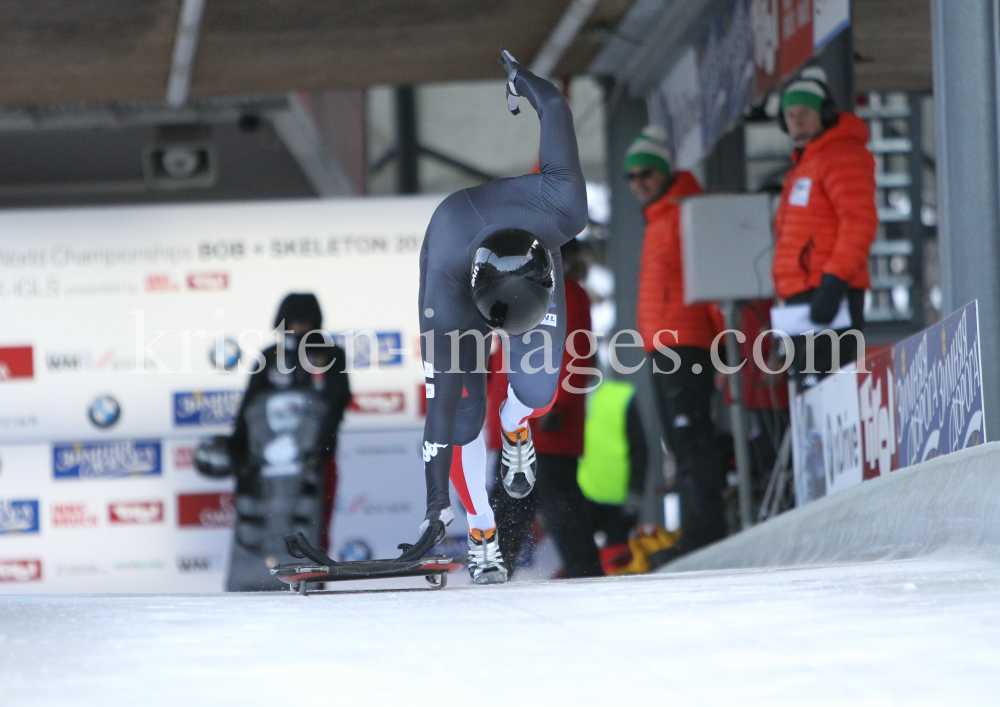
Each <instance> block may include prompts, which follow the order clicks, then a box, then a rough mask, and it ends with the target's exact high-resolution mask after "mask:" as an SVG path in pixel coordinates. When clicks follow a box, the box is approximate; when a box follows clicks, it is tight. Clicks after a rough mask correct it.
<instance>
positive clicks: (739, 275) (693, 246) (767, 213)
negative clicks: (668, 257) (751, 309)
mask: <svg viewBox="0 0 1000 707" xmlns="http://www.w3.org/2000/svg"><path fill="white" fill-rule="evenodd" d="M681 252H682V254H683V261H684V302H685V303H687V304H694V303H696V302H720V301H732V300H751V299H766V298H769V297H773V296H774V289H773V287H772V284H771V259H772V256H773V253H774V237H773V236H772V231H771V197H770V196H769V195H767V194H713V195H710V196H692V197H689V198H687V199H685V200H684V201H683V202H682V204H681Z"/></svg>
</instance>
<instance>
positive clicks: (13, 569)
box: [0, 560, 42, 582]
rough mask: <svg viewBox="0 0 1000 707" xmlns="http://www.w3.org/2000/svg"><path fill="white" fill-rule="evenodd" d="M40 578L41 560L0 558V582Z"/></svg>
mask: <svg viewBox="0 0 1000 707" xmlns="http://www.w3.org/2000/svg"><path fill="white" fill-rule="evenodd" d="M41 579H42V561H41V560H0V582H38V581H41Z"/></svg>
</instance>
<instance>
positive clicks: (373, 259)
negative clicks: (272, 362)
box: [0, 197, 439, 592]
mask: <svg viewBox="0 0 1000 707" xmlns="http://www.w3.org/2000/svg"><path fill="white" fill-rule="evenodd" d="M438 202H439V198H438V197H417V198H392V199H339V200H323V201H308V202H306V201H301V202H267V203H256V204H252V203H242V204H229V205H184V206H164V207H129V208H87V209H53V210H46V211H15V212H6V213H4V214H0V324H2V326H0V332H2V333H0V592H4V591H12V592H31V591H42V592H91V591H94V592H115V591H125V592H147V591H148V592H164V591H165V592H175V591H182V592H192V591H195V592H196V591H219V590H220V589H221V587H222V581H223V577H224V572H225V564H226V562H227V561H228V556H229V542H230V536H231V531H230V529H229V526H230V525H231V523H232V520H233V515H234V510H235V509H234V507H233V502H232V481H231V480H230V479H225V480H221V481H219V480H212V479H207V478H204V477H202V476H200V475H199V474H197V473H196V472H195V470H194V468H193V458H192V457H193V451H194V448H195V445H196V444H197V442H198V440H199V438H201V437H204V436H209V435H216V434H227V433H228V432H229V431H230V429H231V427H232V422H233V416H234V415H235V413H236V411H237V410H238V409H239V404H240V400H241V398H242V393H243V390H244V389H245V388H246V384H247V380H248V373H247V372H246V370H248V369H249V368H251V367H252V366H253V365H254V361H253V358H252V355H253V353H255V352H256V351H258V350H260V349H263V348H266V347H267V346H269V345H271V343H273V341H274V336H273V335H272V334H271V327H272V324H273V319H274V313H275V311H276V310H277V307H278V304H279V302H280V301H281V299H282V298H283V297H284V296H285V295H286V294H287V293H288V292H303V291H305V292H314V293H316V295H317V296H318V298H319V300H320V304H321V306H322V308H323V313H324V324H325V326H326V328H327V329H328V330H330V331H331V332H333V333H338V332H347V331H359V330H364V329H368V330H371V331H373V332H374V333H375V334H376V335H377V336H376V340H377V345H376V346H372V345H370V344H369V340H368V339H366V338H359V339H357V341H356V343H357V345H356V346H355V350H354V351H353V352H352V361H351V364H352V365H353V367H354V368H355V371H354V372H352V373H351V374H350V376H351V386H352V389H353V391H354V393H355V400H354V407H353V409H352V411H351V412H349V413H348V417H347V421H346V423H345V427H344V428H343V429H344V431H343V433H342V436H341V444H340V449H339V454H338V458H339V462H340V494H339V499H338V502H339V507H338V509H337V513H335V520H334V526H333V537H334V548H333V551H334V554H342V553H343V554H346V555H347V556H349V557H352V558H356V559H360V558H362V557H364V555H366V554H368V553H372V554H386V553H392V552H395V545H396V543H398V542H400V538H401V537H410V536H411V535H412V534H413V532H414V531H415V529H416V528H417V526H418V524H419V523H420V520H421V519H422V517H423V512H422V507H421V506H422V499H423V495H424V490H423V473H422V461H421V456H420V436H421V434H420V430H421V428H422V426H423V422H422V417H421V415H422V413H421V409H422V402H423V396H422V391H421V386H422V384H423V369H422V367H421V365H420V359H419V349H418V348H417V343H418V334H419V332H418V331H417V326H418V323H417V316H416V314H417V312H416V306H417V301H416V300H417V286H418V257H419V249H420V244H421V241H422V239H423V233H424V230H425V228H426V225H427V222H428V220H429V219H430V216H431V214H432V213H433V210H434V208H435V207H436V206H437V204H438ZM185 337H187V338H185ZM154 357H155V358H154ZM372 359H377V360H378V362H379V369H380V370H379V371H378V372H375V371H367V370H366V369H367V367H368V362H369V361H371V360H372ZM157 360H159V361H160V362H162V364H163V365H162V366H159V365H158V364H157ZM241 362H242V365H243V372H241V371H240V370H239V364H240V363H241ZM137 368H138V371H137V370H136V369H137Z"/></svg>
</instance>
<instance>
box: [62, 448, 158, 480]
mask: <svg viewBox="0 0 1000 707" xmlns="http://www.w3.org/2000/svg"><path fill="white" fill-rule="evenodd" d="M162 470H163V465H162V454H161V450H160V443H159V442H157V441H152V440H141V441H128V440H125V441H118V442H71V443H65V444H54V445H52V471H53V475H54V476H55V478H56V479H108V478H117V477H123V476H159V475H160V474H161V473H162Z"/></svg>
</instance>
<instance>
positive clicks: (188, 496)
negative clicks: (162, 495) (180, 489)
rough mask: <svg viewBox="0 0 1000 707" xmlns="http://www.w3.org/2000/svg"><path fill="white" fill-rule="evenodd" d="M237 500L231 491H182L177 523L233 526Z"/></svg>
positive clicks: (189, 526)
mask: <svg viewBox="0 0 1000 707" xmlns="http://www.w3.org/2000/svg"><path fill="white" fill-rule="evenodd" d="M235 521H236V501H235V500H234V498H233V494H231V493H182V494H180V495H179V496H177V524H178V525H179V526H180V527H182V528H232V527H233V524H234V522H235Z"/></svg>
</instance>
